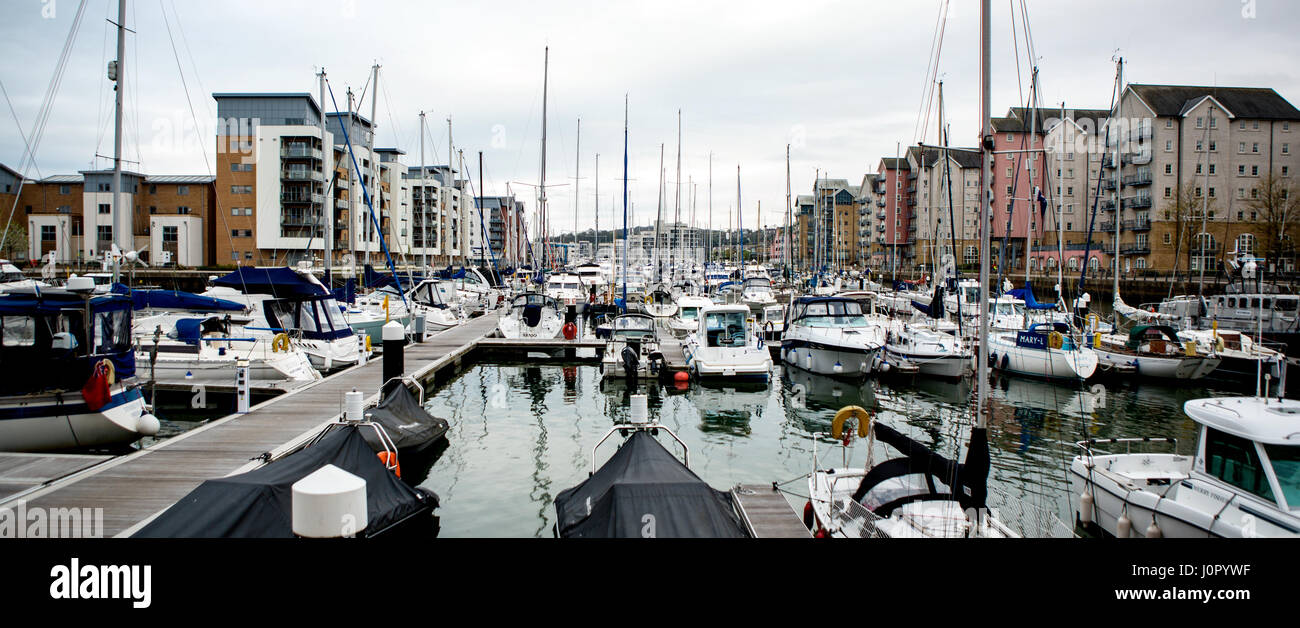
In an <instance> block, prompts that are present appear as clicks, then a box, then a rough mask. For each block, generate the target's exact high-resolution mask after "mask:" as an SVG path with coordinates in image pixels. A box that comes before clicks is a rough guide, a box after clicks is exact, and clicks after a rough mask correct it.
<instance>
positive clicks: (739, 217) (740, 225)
mask: <svg viewBox="0 0 1300 628" xmlns="http://www.w3.org/2000/svg"><path fill="white" fill-rule="evenodd" d="M736 230H737V231H739V232H740V256H739V257H738V258H737V259H739V260H740V279H741V281H744V279H745V206H744V205H742V204H741V203H740V164H736Z"/></svg>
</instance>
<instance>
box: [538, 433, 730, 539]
mask: <svg viewBox="0 0 1300 628" xmlns="http://www.w3.org/2000/svg"><path fill="white" fill-rule="evenodd" d="M555 512H556V514H557V515H558V517H559V522H558V523H557V525H556V528H557V530H556V531H557V533H558V534H559V536H561V537H564V538H733V537H745V536H748V534H747V533H746V531H745V527H744V525H743V524H742V523H741V521H740V517H739V516H737V514H736V509H735V506H734V505H733V503H732V497H731V494H730V493H724V492H722V491H717V490H714V489H713V487H711V486H709V485H708V484H705V483H704V480H701V479H700V478H699V476H697V475H695V474H694V473H693V472H691V470H690V469H688V468H686V465H683V464H682V463H681V462H679V461H678V460H677V458H676V457H674V456H673V455H672V453H670V452H669V451H668V450H667V449H665V448H664V446H663V445H660V444H659V441H657V440H655V439H654V437H653V436H651V435H650V434H648V433H646V432H644V431H637V432H634V433H633V434H632V436H631V437H630V438H628V439H627V441H626V442H624V443H623V445H622V446H621V447H619V449H618V451H617V452H616V453H615V454H614V455H613V456H612V457H611V458H610V459H609V461H607V462H606V463H605V464H604V466H602V467H601V468H600V469H598V470H597V471H596V473H595V474H593V475H592V476H591V477H590V478H587V480H586V481H584V482H583V483H581V484H579V485H577V486H575V487H573V488H570V489H567V490H564V491H562V492H561V493H560V494H559V496H557V497H556V498H555Z"/></svg>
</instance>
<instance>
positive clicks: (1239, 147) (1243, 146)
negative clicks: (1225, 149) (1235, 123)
mask: <svg viewBox="0 0 1300 628" xmlns="http://www.w3.org/2000/svg"><path fill="white" fill-rule="evenodd" d="M1242 124H1245V122H1242ZM1237 152H1239V153H1244V152H1246V143H1245V142H1241V143H1239V144H1237Z"/></svg>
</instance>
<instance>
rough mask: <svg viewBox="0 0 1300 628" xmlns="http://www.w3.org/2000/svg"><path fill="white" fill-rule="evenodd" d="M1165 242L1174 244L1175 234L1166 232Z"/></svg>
mask: <svg viewBox="0 0 1300 628" xmlns="http://www.w3.org/2000/svg"><path fill="white" fill-rule="evenodd" d="M1164 243H1165V246H1169V245H1170V244H1173V243H1174V237H1173V234H1171V233H1166V234H1165V237H1164Z"/></svg>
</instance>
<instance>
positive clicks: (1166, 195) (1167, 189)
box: [1165, 187, 1173, 198]
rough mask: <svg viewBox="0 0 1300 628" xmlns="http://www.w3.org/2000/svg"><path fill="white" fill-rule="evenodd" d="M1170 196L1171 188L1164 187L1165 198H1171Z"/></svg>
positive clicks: (1171, 193) (1171, 194)
mask: <svg viewBox="0 0 1300 628" xmlns="http://www.w3.org/2000/svg"><path fill="white" fill-rule="evenodd" d="M1172 196H1173V188H1170V187H1166V188H1165V198H1170V197H1172Z"/></svg>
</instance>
